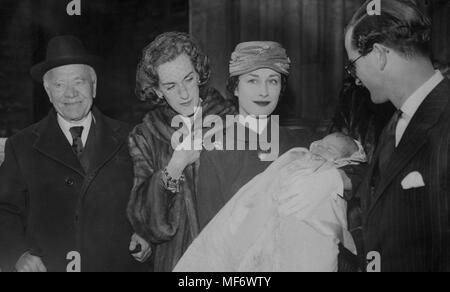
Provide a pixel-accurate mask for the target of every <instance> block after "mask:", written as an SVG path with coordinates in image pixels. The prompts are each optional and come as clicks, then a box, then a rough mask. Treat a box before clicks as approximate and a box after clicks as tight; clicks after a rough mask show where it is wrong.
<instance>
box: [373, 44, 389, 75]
mask: <svg viewBox="0 0 450 292" xmlns="http://www.w3.org/2000/svg"><path fill="white" fill-rule="evenodd" d="M373 51H374V53H375V57H376V62H377V65H378V69H380V71H384V69H385V68H386V66H387V62H388V60H387V54H388V53H389V49H388V48H386V47H385V46H383V45H380V44H374V45H373Z"/></svg>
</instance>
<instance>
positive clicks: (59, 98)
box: [44, 64, 97, 122]
mask: <svg viewBox="0 0 450 292" xmlns="http://www.w3.org/2000/svg"><path fill="white" fill-rule="evenodd" d="M44 87H45V90H46V91H47V94H48V96H49V98H50V102H51V103H52V104H53V106H54V107H55V109H56V111H57V112H58V113H59V114H60V115H61V117H62V118H64V119H65V120H67V121H72V122H76V121H80V120H83V119H84V118H85V117H86V116H87V115H88V114H89V112H90V110H91V107H92V103H93V100H94V98H95V95H96V90H97V77H96V74H95V71H94V69H92V68H91V67H90V66H87V65H79V64H74V65H66V66H61V67H57V68H54V69H52V70H50V71H49V72H47V74H46V75H45V76H44Z"/></svg>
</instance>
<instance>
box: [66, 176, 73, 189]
mask: <svg viewBox="0 0 450 292" xmlns="http://www.w3.org/2000/svg"><path fill="white" fill-rule="evenodd" d="M74 185H75V180H74V179H73V178H66V186H68V187H73V186H74Z"/></svg>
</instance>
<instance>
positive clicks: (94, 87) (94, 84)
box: [91, 68, 97, 98]
mask: <svg viewBox="0 0 450 292" xmlns="http://www.w3.org/2000/svg"><path fill="white" fill-rule="evenodd" d="M91 79H92V97H93V98H96V97H97V73H96V72H95V70H94V69H92V68H91Z"/></svg>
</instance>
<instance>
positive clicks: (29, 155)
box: [0, 108, 140, 271]
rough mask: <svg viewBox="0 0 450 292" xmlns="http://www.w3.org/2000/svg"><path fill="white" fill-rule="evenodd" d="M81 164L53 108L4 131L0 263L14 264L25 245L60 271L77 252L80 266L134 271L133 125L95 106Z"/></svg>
mask: <svg viewBox="0 0 450 292" xmlns="http://www.w3.org/2000/svg"><path fill="white" fill-rule="evenodd" d="M93 115H94V118H95V123H93V124H92V127H91V131H90V133H89V137H88V141H87V143H86V148H85V152H86V155H88V159H87V160H88V161H89V169H88V170H87V171H86V172H85V171H84V169H83V168H82V166H81V164H80V162H79V161H78V158H77V156H76V155H75V154H74V152H73V151H72V148H71V145H70V143H69V142H68V141H67V139H66V137H65V136H64V134H63V132H62V131H61V129H60V127H59V125H58V122H57V118H56V112H55V111H54V110H52V111H51V112H50V114H49V115H48V117H46V118H45V119H43V120H42V121H41V122H39V123H37V124H35V125H33V126H31V127H29V128H27V129H25V130H23V131H22V132H20V133H18V134H17V135H15V136H13V137H11V138H10V139H8V141H7V143H6V149H5V154H6V157H5V161H4V163H3V165H2V166H1V167H0V264H1V265H3V267H4V268H6V269H7V270H12V269H13V268H14V264H15V263H16V261H17V260H18V259H19V257H20V256H21V255H22V254H23V253H25V252H26V251H30V252H31V253H32V254H34V255H37V256H41V257H42V259H43V262H44V264H45V265H46V267H47V269H48V270H49V271H66V268H67V265H68V264H69V262H70V260H67V259H66V257H67V255H68V253H69V252H72V251H75V252H79V253H80V255H81V269H82V271H136V270H138V269H140V265H139V264H138V263H137V262H135V261H134V259H133V258H132V257H131V256H130V254H129V252H128V246H129V242H130V239H131V236H132V234H133V230H132V227H131V225H130V224H129V222H128V220H127V217H126V207H127V204H128V200H129V195H130V191H131V188H132V184H133V166H132V162H131V158H130V156H129V152H128V148H127V144H126V141H127V137H128V133H129V131H130V130H131V128H130V127H129V126H127V125H125V124H123V123H121V122H118V121H114V120H112V119H109V118H107V117H105V116H103V115H102V114H101V113H100V112H99V111H98V110H97V109H95V108H94V109H93Z"/></svg>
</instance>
